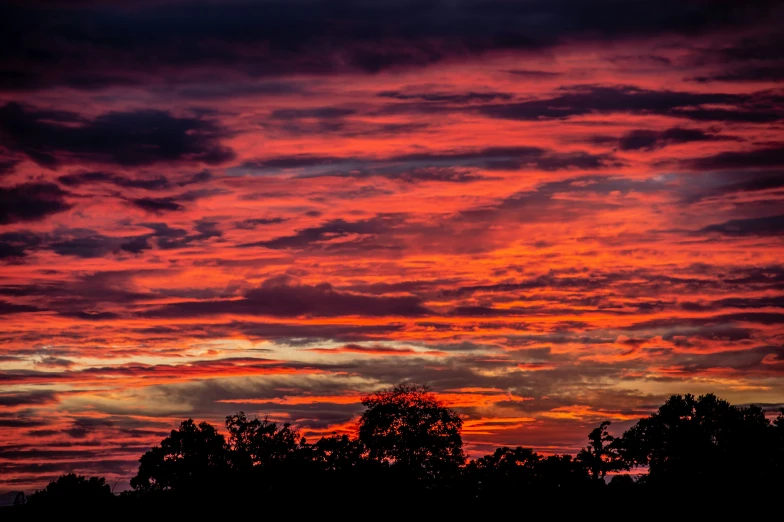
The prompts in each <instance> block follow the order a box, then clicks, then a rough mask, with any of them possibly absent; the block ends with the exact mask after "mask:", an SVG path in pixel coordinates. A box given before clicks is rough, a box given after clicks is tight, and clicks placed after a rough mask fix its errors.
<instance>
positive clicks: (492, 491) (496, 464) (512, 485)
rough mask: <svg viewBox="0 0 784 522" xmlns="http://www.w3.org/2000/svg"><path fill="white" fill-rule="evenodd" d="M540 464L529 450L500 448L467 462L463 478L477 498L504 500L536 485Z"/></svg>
mask: <svg viewBox="0 0 784 522" xmlns="http://www.w3.org/2000/svg"><path fill="white" fill-rule="evenodd" d="M541 460H542V457H541V456H539V455H538V454H537V453H536V452H535V451H533V450H532V449H529V448H523V447H521V446H518V447H516V448H509V447H503V448H498V449H496V450H495V452H493V453H492V454H491V455H485V456H484V457H480V458H478V459H476V460H472V461H471V462H469V463H468V466H466V469H465V475H466V477H467V478H468V479H469V481H470V482H471V483H472V484H474V487H475V488H476V494H477V496H481V497H507V496H508V495H510V494H513V493H516V492H519V491H521V490H523V489H525V488H531V487H533V486H534V485H535V484H536V483H537V465H538V464H539V462H540V461H541Z"/></svg>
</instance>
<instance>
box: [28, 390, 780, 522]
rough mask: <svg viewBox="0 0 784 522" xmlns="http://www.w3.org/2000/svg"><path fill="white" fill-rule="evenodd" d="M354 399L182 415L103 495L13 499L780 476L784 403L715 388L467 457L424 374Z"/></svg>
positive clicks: (696, 487)
mask: <svg viewBox="0 0 784 522" xmlns="http://www.w3.org/2000/svg"><path fill="white" fill-rule="evenodd" d="M363 404H364V405H365V406H366V410H365V412H364V413H363V414H362V417H361V418H360V421H359V429H358V432H357V437H356V438H351V437H348V436H346V435H341V436H338V435H335V436H332V437H323V438H321V439H319V440H318V441H316V442H315V443H312V444H311V443H308V442H307V441H306V440H305V438H303V437H302V436H301V435H300V433H299V432H298V430H297V429H295V428H294V427H292V426H291V425H289V424H283V425H279V424H277V423H275V422H270V421H268V420H267V419H258V418H250V417H248V416H246V415H245V414H244V413H243V412H239V413H237V414H235V415H231V416H229V417H227V418H226V423H225V427H226V430H227V432H228V438H225V437H224V436H223V435H222V434H221V433H220V432H219V431H218V430H217V429H216V428H215V427H213V426H211V425H210V424H208V423H206V422H202V423H199V424H197V423H195V422H194V421H193V420H191V419H188V420H186V421H183V422H182V423H181V424H180V427H179V429H177V430H173V431H172V432H171V434H170V435H169V436H168V437H166V438H165V439H163V440H162V441H161V443H160V445H159V446H155V447H153V448H152V449H150V451H148V452H147V453H145V454H144V455H142V457H141V459H140V461H139V462H140V465H139V471H138V473H137V475H136V476H135V477H134V478H133V479H132V480H131V486H132V487H133V490H132V491H127V492H123V493H122V494H121V495H119V496H114V495H112V494H111V491H110V490H109V487H108V485H106V482H105V480H104V479H102V478H97V477H92V478H90V479H86V478H85V477H77V476H76V475H72V474H71V475H64V476H62V477H60V478H59V479H58V480H57V481H55V482H52V483H50V484H49V485H48V486H47V487H46V489H44V490H41V491H39V492H36V493H34V494H33V495H31V496H29V497H28V500H27V504H26V505H25V506H23V507H17V508H14V509H15V510H17V512H18V513H21V512H24V513H28V514H29V513H32V512H34V511H36V510H41V511H42V510H45V509H47V508H56V509H61V508H69V507H75V506H79V507H80V509H85V506H91V507H94V508H100V509H102V510H105V509H122V510H124V511H125V512H127V513H131V512H134V511H135V510H136V511H138V512H139V513H142V512H147V511H150V512H158V513H162V512H164V511H166V510H167V509H169V510H171V512H172V513H180V514H181V513H182V511H181V510H182V509H184V508H186V507H187V508H189V509H195V510H198V509H201V508H206V507H209V506H211V507H216V506H222V505H226V504H233V503H234V502H249V503H253V504H254V505H256V504H257V503H259V502H261V503H262V504H263V505H264V506H266V509H273V508H276V509H284V510H285V509H290V510H292V512H295V511H302V510H307V509H312V510H318V509H329V506H332V507H333V508H335V509H344V508H347V507H349V506H348V505H344V504H345V503H352V502H353V503H356V502H360V501H361V502H362V503H364V504H365V505H367V503H371V504H374V505H376V506H386V507H385V508H383V509H385V510H387V511H386V512H387V513H388V512H389V510H407V509H420V508H422V507H424V506H430V507H431V508H433V507H435V506H439V507H438V510H439V511H441V512H443V511H444V510H450V511H451V512H455V513H457V512H459V511H460V510H466V509H469V510H470V509H488V508H490V507H495V508H497V507H503V506H506V505H510V506H511V504H510V503H515V502H519V501H521V500H525V501H526V502H534V503H536V502H545V500H547V502H552V501H553V499H555V500H556V501H557V502H560V504H558V503H556V504H552V505H551V507H552V508H553V509H557V510H561V511H564V510H579V509H581V507H580V506H583V508H585V505H583V504H584V503H585V502H598V501H602V502H607V501H611V502H613V503H614V504H613V505H616V506H617V505H625V504H633V505H637V506H647V507H646V509H648V510H656V509H663V506H666V505H669V504H667V503H668V502H669V503H679V502H685V503H687V504H686V505H689V504H688V502H692V504H691V506H692V507H694V504H693V502H694V501H697V502H702V503H707V502H709V501H710V502H712V504H711V505H712V506H713V507H714V508H716V509H719V507H720V505H721V502H728V501H730V500H731V499H732V498H735V499H740V498H752V497H754V496H755V495H756V496H759V497H760V498H763V499H764V497H766V495H768V494H775V495H777V494H778V492H779V491H780V490H779V488H780V487H781V486H783V485H784V409H782V410H781V412H780V413H779V415H778V417H777V418H776V419H775V420H773V421H770V420H769V419H767V418H766V417H765V413H764V412H763V410H762V409H761V408H759V407H756V406H749V407H738V406H732V405H730V404H729V403H728V402H726V401H723V400H720V399H718V398H716V397H715V396H714V395H704V396H701V397H699V398H695V397H694V396H692V395H686V396H680V395H674V396H672V397H670V399H669V400H667V402H666V403H665V404H664V405H662V406H661V407H660V408H659V409H658V411H657V412H656V413H654V414H652V415H650V416H649V417H647V418H644V419H642V420H640V421H639V422H637V423H636V424H635V425H634V426H632V427H631V428H630V429H629V430H627V431H626V432H625V433H624V434H623V435H622V436H621V437H618V438H614V437H612V436H611V435H609V433H608V431H607V428H608V426H609V425H610V423H609V422H603V423H601V424H600V425H599V426H598V427H597V428H596V429H594V430H593V431H592V432H591V433H590V434H589V435H588V443H587V445H586V447H585V448H584V449H583V450H581V451H580V452H579V453H578V454H577V455H576V456H574V457H573V456H570V455H551V456H542V455H540V454H538V453H536V452H535V451H533V450H531V449H528V448H523V447H516V448H510V447H502V448H498V449H497V450H495V451H494V452H493V453H492V454H490V455H486V456H484V457H481V458H478V459H476V460H471V461H468V462H466V459H465V456H464V454H463V448H462V445H463V443H462V439H461V436H460V429H461V424H462V423H461V419H460V417H459V416H458V415H457V414H456V413H455V412H454V411H452V410H451V409H449V408H447V407H445V406H444V405H443V404H442V403H441V402H440V401H439V400H438V399H437V397H436V396H435V395H433V394H432V393H430V392H428V391H427V389H426V388H424V387H421V386H416V385H408V384H401V385H398V386H397V387H395V388H393V389H392V390H388V391H384V392H379V393H376V394H374V395H371V396H369V397H366V398H364V399H363ZM630 471H633V472H634V473H631V474H630V473H628V472H630ZM610 477H611V478H610ZM744 495H745V496H746V497H744ZM749 496H751V497H749ZM662 502H664V503H665V504H662ZM717 502H718V503H719V504H716V503H717ZM548 505H550V504H548ZM318 506H321V507H320V508H319V507H318ZM750 506H751V504H747V506H746V507H747V508H748V507H750ZM520 507H521V508H522V505H521V506H520ZM376 514H378V513H376Z"/></svg>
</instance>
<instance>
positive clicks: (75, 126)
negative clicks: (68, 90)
mask: <svg viewBox="0 0 784 522" xmlns="http://www.w3.org/2000/svg"><path fill="white" fill-rule="evenodd" d="M0 136H2V137H3V141H4V142H5V146H6V147H8V148H9V149H10V150H12V151H16V152H20V153H24V154H26V155H27V156H28V157H29V158H30V159H31V160H33V161H34V162H36V163H37V164H39V165H41V166H43V167H48V168H57V167H58V166H60V165H62V164H68V163H73V162H79V161H81V162H88V163H108V164H116V165H123V166H140V165H152V164H155V163H166V162H176V161H192V162H203V163H207V164H218V163H223V162H225V161H227V160H230V159H231V158H232V157H233V152H232V151H231V150H230V149H229V148H227V147H225V146H223V145H221V143H220V140H221V139H222V138H223V137H225V136H226V131H225V130H223V129H221V128H220V127H219V126H218V125H217V124H215V123H213V122H210V121H207V120H204V119H201V118H195V117H188V116H184V117H177V116H173V115H171V114H169V113H168V112H165V111H161V110H152V109H148V110H147V109H146V110H138V111H129V112H108V113H106V114H102V115H100V116H97V117H96V118H93V119H88V118H85V117H83V116H81V115H78V114H75V113H72V112H65V111H52V110H43V109H39V108H36V107H32V106H27V105H22V104H19V103H15V102H9V103H6V104H5V105H4V106H2V107H0Z"/></svg>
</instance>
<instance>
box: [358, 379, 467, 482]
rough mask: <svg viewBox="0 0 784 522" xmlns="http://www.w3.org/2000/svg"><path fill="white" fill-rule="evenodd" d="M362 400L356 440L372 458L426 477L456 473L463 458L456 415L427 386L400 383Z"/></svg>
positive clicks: (441, 476) (422, 477)
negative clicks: (363, 408)
mask: <svg viewBox="0 0 784 522" xmlns="http://www.w3.org/2000/svg"><path fill="white" fill-rule="evenodd" d="M362 404H363V405H365V406H366V407H367V409H366V410H365V412H364V413H363V414H362V417H361V418H360V420H359V441H360V442H362V443H363V444H364V445H365V446H366V447H367V449H368V452H369V455H370V458H371V459H374V460H377V461H380V462H384V463H388V464H391V465H393V466H394V467H395V468H396V469H398V470H400V471H404V472H405V473H408V474H410V475H412V476H413V477H415V478H417V479H424V480H430V479H438V478H444V477H448V476H453V475H456V474H457V472H458V470H459V468H460V466H461V465H463V463H464V462H465V457H464V455H463V440H462V438H461V437H460V429H461V427H462V421H461V420H460V417H459V416H458V415H457V413H455V412H454V411H453V410H451V409H449V408H447V407H445V406H444V405H443V404H442V403H441V402H440V401H439V400H438V399H437V398H436V396H435V395H433V394H432V393H430V392H429V391H428V389H427V388H426V387H425V386H418V385H414V384H399V385H397V386H395V387H394V388H392V389H391V390H386V391H381V392H378V393H375V394H373V395H370V396H367V397H364V398H363V399H362Z"/></svg>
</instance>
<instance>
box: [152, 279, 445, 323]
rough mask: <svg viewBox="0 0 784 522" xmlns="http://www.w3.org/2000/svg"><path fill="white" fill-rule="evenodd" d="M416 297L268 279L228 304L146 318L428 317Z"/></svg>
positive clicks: (195, 304) (177, 307)
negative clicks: (223, 316)
mask: <svg viewBox="0 0 784 522" xmlns="http://www.w3.org/2000/svg"><path fill="white" fill-rule="evenodd" d="M429 313H430V312H429V310H427V309H426V308H425V307H424V306H423V305H422V302H421V300H420V299H419V298H417V297H413V296H411V297H386V296H384V297H379V296H372V295H363V294H354V293H348V292H341V291H338V290H335V289H334V288H333V287H332V285H330V284H329V283H321V284H318V285H312V286H311V285H303V284H294V283H293V282H292V281H290V280H288V279H285V278H282V279H281V278H273V279H268V280H266V281H265V282H264V283H262V284H261V285H260V286H258V287H256V288H253V289H251V290H248V291H247V292H246V293H245V294H244V296H243V298H241V299H238V300H229V301H187V302H180V303H172V304H169V305H164V306H161V307H157V308H153V309H152V310H149V311H148V312H145V313H144V314H143V315H144V316H146V317H168V318H174V317H203V316H211V315H214V316H218V315H258V316H270V317H298V316H314V317H339V316H345V315H349V316H350V315H361V316H369V317H373V316H405V317H419V316H422V315H427V314H429Z"/></svg>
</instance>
